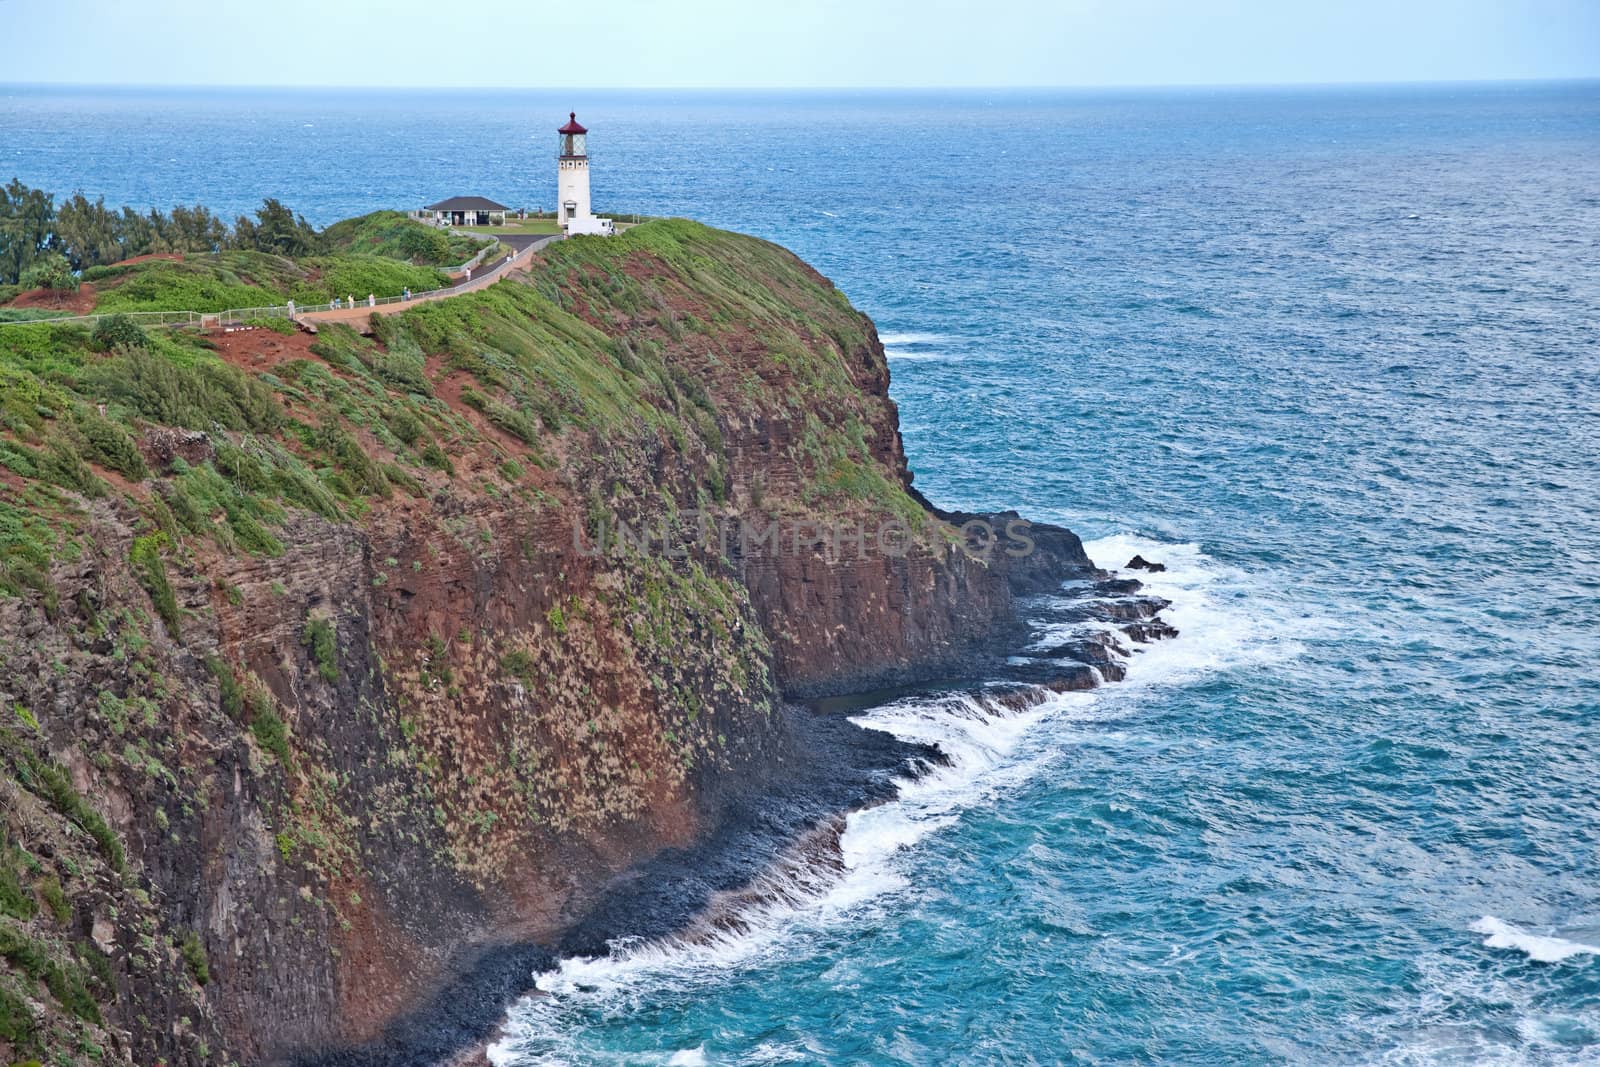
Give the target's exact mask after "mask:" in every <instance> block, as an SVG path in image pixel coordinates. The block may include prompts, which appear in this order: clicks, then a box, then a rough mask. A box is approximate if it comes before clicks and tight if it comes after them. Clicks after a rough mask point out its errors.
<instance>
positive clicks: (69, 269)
mask: <svg viewBox="0 0 1600 1067" xmlns="http://www.w3.org/2000/svg"><path fill="white" fill-rule="evenodd" d="M321 246H322V235H321V234H320V233H319V232H318V231H317V230H316V229H315V228H314V227H312V225H311V224H310V223H308V222H306V220H305V216H303V215H296V214H295V213H294V212H293V211H291V210H289V208H287V207H286V206H284V205H283V204H282V203H281V202H280V201H278V200H274V199H272V198H270V197H269V198H267V199H266V200H263V201H262V202H261V206H260V207H259V208H257V209H256V212H255V217H254V218H252V217H250V216H249V215H240V216H239V217H238V218H237V219H236V220H235V221H234V223H233V224H232V225H231V226H230V225H229V224H228V223H227V221H226V220H224V219H222V218H221V217H219V216H217V215H215V214H213V213H212V212H211V211H210V210H209V209H208V208H205V207H202V206H201V205H199V204H196V205H195V206H194V207H175V208H173V209H172V210H171V211H170V212H161V211H157V210H156V209H154V208H151V209H150V210H149V211H148V212H140V211H137V210H135V209H134V208H131V207H123V208H120V209H118V208H110V207H107V206H106V202H105V198H104V197H99V198H97V199H95V200H90V199H89V198H88V197H86V196H84V195H83V194H82V193H74V194H73V195H72V196H70V197H67V198H66V199H64V200H62V201H61V202H60V203H59V204H58V203H56V200H55V196H54V195H53V194H51V193H47V192H45V191H44V190H42V189H31V188H29V187H28V186H26V185H24V184H22V182H21V181H20V180H18V179H16V178H13V179H12V180H11V184H9V185H5V186H0V285H17V284H22V283H23V282H24V279H25V278H26V279H27V280H28V281H30V282H33V283H36V284H38V285H42V286H47V287H50V288H70V287H73V286H75V284H76V282H75V279H74V275H75V273H76V272H80V271H83V270H86V269H87V268H89V267H95V266H100V265H101V264H105V263H116V262H118V261H119V260H124V259H129V258H131V257H133V256H142V255H147V254H149V253H152V252H220V251H222V250H223V249H228V248H245V249H253V250H255V251H258V252H272V253H276V254H277V255H282V256H305V255H312V254H314V253H316V252H318V251H320V250H321Z"/></svg>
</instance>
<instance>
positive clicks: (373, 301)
mask: <svg viewBox="0 0 1600 1067" xmlns="http://www.w3.org/2000/svg"><path fill="white" fill-rule="evenodd" d="M377 306H378V298H377V297H376V296H374V295H373V294H371V293H368V294H367V307H369V308H375V307H377Z"/></svg>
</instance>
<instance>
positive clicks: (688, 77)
mask: <svg viewBox="0 0 1600 1067" xmlns="http://www.w3.org/2000/svg"><path fill="white" fill-rule="evenodd" d="M0 30H3V33H0V42H3V43H0V83H5V82H10V83H16V82H91V83H114V84H129V83H132V84H201V85H229V84H245V85H374V86H378V85H383V86H392V85H414V86H432V85H439V86H497V87H498V86H507V87H535V86H551V87H557V86H559V87H569V86H570V87H575V88H587V87H601V86H617V87H701V86H708V87H721V86H726V87H746V86H1012V85H1026V86H1055V85H1186V84H1242V83H1286V82H1345V81H1417V80H1454V79H1478V78H1484V79H1494V78H1561V77H1595V76H1600V0H978V2H972V0H966V2H960V0H565V2H562V3H550V2H547V0H466V2H460V3H455V2H450V0H389V2H387V3H383V4H365V3H354V2H348V0H253V2H242V0H0Z"/></svg>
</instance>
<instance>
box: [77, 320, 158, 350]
mask: <svg viewBox="0 0 1600 1067" xmlns="http://www.w3.org/2000/svg"><path fill="white" fill-rule="evenodd" d="M90 343H92V344H93V345H94V347H95V348H96V349H98V350H100V351H101V352H110V351H111V350H112V349H115V348H148V347H150V338H148V337H146V336H145V333H144V331H143V330H141V329H140V328H139V324H138V323H136V322H134V321H133V320H132V319H130V318H129V317H128V316H126V315H111V316H109V317H107V318H103V319H101V320H100V321H99V322H98V323H96V324H95V328H94V333H93V334H91V335H90Z"/></svg>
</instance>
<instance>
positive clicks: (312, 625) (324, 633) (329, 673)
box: [300, 615, 339, 682]
mask: <svg viewBox="0 0 1600 1067" xmlns="http://www.w3.org/2000/svg"><path fill="white" fill-rule="evenodd" d="M300 640H301V643H303V644H304V645H305V646H306V647H307V648H309V649H310V650H311V659H312V661H313V662H314V663H316V665H317V675H318V677H320V678H321V679H322V680H323V681H324V682H337V681H338V680H339V644H338V638H337V636H336V635H335V634H334V630H333V623H332V622H330V621H329V620H328V619H326V618H323V617H322V616H320V615H319V616H314V617H312V618H310V619H307V620H306V628H305V632H304V633H303V634H302V635H301V638H300Z"/></svg>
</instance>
